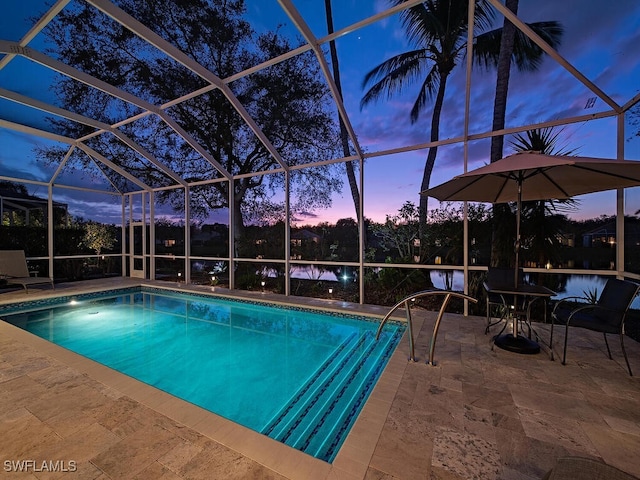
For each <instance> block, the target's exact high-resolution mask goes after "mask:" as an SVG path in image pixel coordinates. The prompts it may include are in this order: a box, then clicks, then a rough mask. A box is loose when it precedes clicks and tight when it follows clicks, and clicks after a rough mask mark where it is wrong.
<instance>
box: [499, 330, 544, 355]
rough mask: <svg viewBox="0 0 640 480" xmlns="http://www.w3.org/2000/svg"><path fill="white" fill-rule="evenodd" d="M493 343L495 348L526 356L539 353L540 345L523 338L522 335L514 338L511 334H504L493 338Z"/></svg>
mask: <svg viewBox="0 0 640 480" xmlns="http://www.w3.org/2000/svg"><path fill="white" fill-rule="evenodd" d="M493 342H494V343H495V344H496V346H497V347H499V348H501V349H503V350H508V351H510V352H514V353H523V354H528V355H532V354H535V353H540V345H538V343H537V342H534V341H533V340H530V339H528V338H525V337H523V336H522V335H518V336H517V337H514V336H513V334H511V333H506V334H504V335H498V336H497V337H495V338H494V340H493Z"/></svg>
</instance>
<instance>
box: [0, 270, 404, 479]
mask: <svg viewBox="0 0 640 480" xmlns="http://www.w3.org/2000/svg"><path fill="white" fill-rule="evenodd" d="M127 283H128V282H127ZM127 286H130V287H134V286H140V287H149V288H160V289H165V290H170V291H174V292H175V291H181V292H182V291H184V292H189V293H199V294H205V295H208V296H220V297H230V298H235V299H239V300H249V301H256V302H263V303H268V304H274V303H275V304H279V305H283V306H298V307H300V308H310V309H312V310H316V309H317V310H323V311H327V312H333V313H342V314H348V315H365V316H368V317H372V316H373V317H382V316H383V315H382V313H381V312H380V307H377V306H366V305H358V304H351V303H347V302H340V301H327V302H325V303H324V304H323V303H322V302H318V299H308V300H309V301H308V302H306V301H305V300H307V299H305V298H301V297H293V298H292V297H284V296H278V295H275V294H261V293H260V294H256V293H255V292H240V294H237V292H235V291H232V290H226V289H220V288H217V287H216V288H215V289H214V290H215V291H211V290H213V289H212V288H211V287H209V288H199V287H197V286H187V288H185V286H184V285H182V286H180V287H181V288H175V287H173V286H171V287H169V286H167V285H163V284H161V283H160V284H158V283H156V282H149V281H139V282H132V283H131V284H130V285H127ZM110 289H112V288H109V287H106V286H105V287H103V288H95V289H89V290H87V291H86V293H92V292H96V291H100V290H110ZM55 293H58V294H57V295H56V294H47V295H46V297H48V298H52V297H58V296H65V292H55ZM76 293H78V294H80V293H85V292H76ZM39 297H40V298H42V297H41V296H39ZM27 299H34V300H35V299H36V296H35V295H33V296H32V295H29V297H23V298H22V300H27ZM2 303H5V302H2ZM7 303H15V302H7ZM384 310H385V311H386V308H385V309H384ZM0 334H2V335H6V336H8V337H10V338H12V339H13V340H16V341H19V342H21V343H24V344H27V345H30V346H33V347H35V348H36V349H37V350H38V351H39V352H40V353H43V354H45V355H48V356H50V357H51V358H53V359H55V360H57V361H58V362H60V363H62V364H65V365H67V366H69V367H72V368H74V369H76V370H78V371H80V372H82V373H84V374H86V375H88V376H89V377H91V378H93V379H94V380H96V381H98V382H100V383H102V384H104V385H106V386H108V387H110V388H113V389H115V390H117V391H118V392H120V393H122V394H123V395H126V396H128V397H129V398H131V399H133V400H135V401H136V402H139V403H140V404H142V405H145V406H147V407H149V408H152V409H153V410H155V411H156V412H158V413H160V414H162V415H165V416H167V417H168V418H171V419H172V420H175V421H177V422H179V423H181V424H183V425H185V426H187V427H189V428H192V429H193V430H195V431H197V432H199V433H201V434H203V435H205V436H207V437H208V438H210V439H212V440H214V441H216V442H218V443H220V444H223V445H225V446H226V447H228V448H231V449H232V450H234V451H237V452H238V453H240V454H242V455H243V456H246V457H247V458H250V459H252V460H254V461H256V462H258V463H260V464H261V465H264V466H265V467H267V468H269V469H271V470H273V471H274V472H277V473H278V474H280V475H283V476H285V477H287V478H292V479H296V478H308V479H310V480H315V479H318V480H321V479H327V478H332V479H342V478H344V479H363V478H364V477H365V475H366V472H367V469H368V467H369V463H370V461H371V458H372V456H373V453H374V450H375V448H376V445H377V442H378V438H379V437H380V434H381V432H382V428H383V426H384V423H385V420H386V418H387V415H388V413H389V410H390V408H391V403H392V401H393V399H394V397H395V394H396V391H397V389H398V386H399V384H400V381H401V379H402V376H403V374H404V370H405V368H406V366H407V357H406V353H403V352H406V336H407V333H406V331H405V334H404V335H403V338H402V339H401V340H400V343H399V345H398V346H397V347H396V350H395V351H394V353H393V354H392V356H391V358H390V359H389V361H388V363H387V365H386V367H385V368H384V370H383V372H382V374H381V376H380V378H379V379H378V382H377V383H376V386H375V387H374V389H373V391H372V392H371V394H370V395H369V398H368V399H367V401H366V403H365V405H364V406H363V408H362V410H361V412H360V414H359V415H358V418H357V419H356V421H355V423H354V425H353V427H352V428H351V431H350V432H349V434H348V436H347V438H346V439H345V441H344V443H343V444H342V447H341V448H340V450H339V451H338V454H337V455H336V457H335V459H334V461H333V462H332V463H327V462H324V461H322V460H319V459H317V458H314V457H312V456H310V455H308V454H305V453H303V452H300V451H298V450H296V449H294V448H292V447H289V446H287V445H285V444H283V443H280V442H278V441H276V440H273V439H271V438H269V437H267V436H265V435H263V434H260V433H258V432H255V431H253V430H251V429H249V428H246V427H243V426H241V425H239V424H237V423H234V422H232V421H230V420H227V419H225V418H223V417H221V416H219V415H217V414H215V413H212V412H209V411H207V410H205V409H203V408H201V407H198V406H196V405H193V404H191V403H189V402H187V401H184V400H181V399H179V398H177V397H175V396H173V395H171V394H169V393H166V392H164V391H162V390H159V389H157V388H155V387H152V386H150V385H147V384H145V383H143V382H140V381H138V380H135V379H133V378H132V377H129V376H127V375H125V374H122V373H119V372H117V371H115V370H113V369H111V368H109V367H107V366H105V365H102V364H100V363H98V362H95V361H93V360H90V359H88V358H86V357H83V356H82V355H79V354H76V353H74V352H71V351H70V350H67V349H66V348H64V347H60V346H58V345H55V344H53V343H50V342H49V341H47V340H44V339H42V338H40V337H37V336H36V335H33V334H31V333H29V332H26V331H24V330H22V329H20V328H19V327H15V326H13V325H11V324H9V323H7V322H4V321H1V322H0Z"/></svg>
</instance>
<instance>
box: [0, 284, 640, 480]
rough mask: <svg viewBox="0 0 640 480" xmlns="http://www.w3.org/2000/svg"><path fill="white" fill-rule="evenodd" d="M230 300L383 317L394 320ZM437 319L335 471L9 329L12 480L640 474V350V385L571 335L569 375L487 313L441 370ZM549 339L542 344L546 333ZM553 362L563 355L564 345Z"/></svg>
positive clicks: (424, 325) (69, 290)
mask: <svg viewBox="0 0 640 480" xmlns="http://www.w3.org/2000/svg"><path fill="white" fill-rule="evenodd" d="M144 283H145V284H153V285H154V286H165V287H167V286H168V288H172V289H175V288H177V286H176V285H175V284H167V283H166V282H164V283H162V282H157V283H152V282H146V281H145V282H144ZM127 284H131V285H137V284H140V281H139V280H138V281H135V280H133V279H122V278H119V279H111V280H101V281H96V282H82V284H78V283H75V284H71V283H70V284H61V285H56V289H55V290H54V291H51V290H44V289H42V290H41V289H37V290H36V289H33V290H32V291H30V293H29V294H25V293H23V292H20V291H16V292H9V293H2V294H0V304H2V303H9V302H14V301H21V300H25V299H29V300H31V299H37V298H43V297H48V296H51V295H71V294H73V293H78V292H80V291H90V290H98V289H102V288H105V287H114V286H122V285H127ZM189 288H190V289H194V290H198V291H210V290H211V289H210V288H205V287H189ZM214 293H223V294H224V293H227V292H225V291H223V290H222V291H221V289H217V290H216V292H214ZM231 293H232V294H234V295H238V296H245V297H249V298H254V299H255V298H259V299H267V300H271V301H276V302H280V303H293V304H298V305H310V306H313V307H315V308H326V309H330V310H340V311H345V310H346V311H350V312H359V311H362V312H365V313H368V314H372V315H378V316H382V315H384V313H386V311H387V309H386V308H381V307H376V306H361V305H354V304H346V303H342V302H339V301H327V300H316V299H301V298H297V297H281V296H276V295H271V294H260V293H251V292H231ZM435 316H436V315H435V313H434V312H426V311H416V312H414V320H415V321H416V330H415V331H416V332H419V334H418V336H417V341H416V354H417V355H418V357H419V358H418V361H417V362H415V363H414V362H409V361H407V354H408V342H407V338H406V335H405V338H404V339H403V341H402V343H401V344H400V346H399V347H398V349H397V351H396V352H395V354H394V356H393V358H392V359H391V361H390V363H389V365H388V366H387V368H386V370H385V372H384V374H383V376H382V378H381V379H380V381H379V383H378V385H377V386H376V389H375V390H374V392H373V393H372V395H371V397H370V399H369V400H368V402H367V404H366V405H365V408H364V409H363V411H362V413H361V414H360V416H359V418H358V420H357V422H356V424H355V426H354V428H353V429H352V431H351V433H350V435H349V437H348V438H347V440H346V441H345V443H344V445H343V447H342V449H341V450H340V452H339V454H338V456H337V458H336V459H335V461H334V462H333V463H332V464H328V463H325V462H322V461H320V460H317V459H314V458H311V457H309V456H308V455H305V454H303V453H301V452H298V451H297V450H294V449H291V448H289V447H287V446H285V445H282V444H280V443H278V442H276V441H274V440H271V439H269V438H267V437H264V436H262V435H260V434H257V433H255V432H252V431H251V430H248V429H245V428H243V427H240V426H238V425H236V424H233V423H232V422H229V421H227V420H225V419H223V418H221V417H218V416H217V415H215V414H212V413H210V412H207V411H205V410H202V409H200V408H198V407H195V406H194V405H191V404H189V403H187V402H184V401H181V400H179V399H176V398H175V397H172V396H171V395H168V394H166V393H164V392H162V391H160V390H157V389H155V388H153V387H150V386H148V385H144V384H142V383H140V382H137V381H135V380H133V379H131V378H129V377H126V376H125V375H121V374H119V373H117V372H114V371H112V370H111V369H109V368H107V367H104V366H102V365H99V364H96V363H95V362H92V361H90V360H88V359H86V358H84V357H81V356H79V355H76V354H73V353H71V352H69V351H67V350H65V349H62V348H60V347H57V346H55V345H53V344H50V343H49V342H46V341H44V340H42V339H40V338H37V337H35V336H33V335H31V334H29V333H27V332H24V331H22V330H19V329H17V328H16V327H13V326H11V325H8V324H6V323H5V322H0V460H1V461H2V465H0V478H3V479H4V478H7V479H14V478H15V479H22V478H25V479H29V478H30V479H33V478H38V479H49V478H65V479H66V478H82V479H101V480H102V479H124V478H132V479H154V480H155V479H163V480H164V479H286V478H289V479H296V480H297V479H305V480H306V479H348V480H355V479H366V480H383V479H432V480H461V479H464V480H466V479H483V480H492V479H503V480H507V479H509V480H530V479H538V478H541V477H542V476H543V475H544V473H545V472H546V471H547V470H549V469H550V468H551V467H552V466H553V464H554V462H555V460H556V459H557V458H559V457H563V456H567V455H578V456H586V457H591V458H596V459H599V460H601V461H604V462H606V463H609V464H611V465H614V466H616V467H618V468H620V469H622V470H624V471H627V472H629V473H631V474H633V475H636V476H640V344H639V343H638V342H636V341H634V340H632V339H627V341H626V343H625V344H626V346H627V351H628V354H629V357H630V360H631V366H632V368H633V369H634V370H635V372H634V373H636V375H637V376H634V377H630V376H629V375H628V373H627V371H626V366H625V365H624V360H623V357H622V353H621V351H620V346H619V342H618V341H617V339H612V341H610V345H611V347H612V353H613V357H614V359H613V360H609V359H608V358H607V355H606V349H605V346H604V342H603V340H602V336H601V335H600V334H597V333H593V332H588V331H582V330H576V331H572V332H571V334H570V338H569V353H568V361H567V365H566V366H563V365H562V364H561V363H560V361H558V360H556V361H550V359H549V355H548V353H549V352H548V351H543V352H541V353H540V354H537V355H518V354H515V353H511V352H507V351H503V350H500V349H494V350H492V348H491V341H490V336H489V335H485V334H484V319H483V318H480V317H464V316H462V315H456V314H447V315H446V316H445V318H444V320H443V323H442V326H441V330H440V333H439V335H438V339H437V344H436V351H435V358H436V361H437V365H436V366H430V365H427V364H426V363H425V359H426V357H427V353H428V348H429V340H430V336H431V329H432V326H433V322H434V320H435ZM539 329H540V330H541V331H542V333H543V335H544V332H545V331H546V326H544V325H542V326H539ZM562 338H563V337H562V336H559V340H561V339H562ZM555 352H556V358H557V357H558V354H559V346H556V347H555ZM20 469H22V470H23V471H18V470H20Z"/></svg>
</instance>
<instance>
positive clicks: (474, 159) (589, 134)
mask: <svg viewBox="0 0 640 480" xmlns="http://www.w3.org/2000/svg"><path fill="white" fill-rule="evenodd" d="M520 3H521V6H520V11H519V14H520V17H521V18H522V19H523V20H525V21H527V22H529V21H539V20H558V21H560V22H561V23H562V24H563V26H564V29H565V35H564V39H563V42H562V46H561V48H560V54H561V55H562V56H563V58H565V59H566V60H567V61H569V62H570V63H572V64H574V65H575V66H576V68H577V69H578V70H579V71H580V72H581V73H582V74H584V75H585V76H586V77H587V78H588V79H589V80H591V81H593V82H595V83H597V85H598V86H599V87H600V88H601V89H602V90H604V91H605V93H606V94H607V95H609V96H611V97H612V98H613V99H614V100H615V101H617V102H619V103H625V102H627V101H628V100H629V99H630V98H632V97H633V96H634V95H637V94H638V93H639V92H640V53H638V49H637V47H635V45H638V44H639V42H640V38H639V37H640V2H637V1H636V0H618V1H615V2H608V3H607V4H606V8H603V3H602V2H600V1H597V0H588V1H582V2H580V7H579V8H576V6H575V4H574V3H573V2H558V1H554V0H543V1H537V2H526V1H524V0H521V2H520ZM295 4H296V6H297V8H298V9H299V11H300V13H301V15H302V16H303V18H305V20H306V21H307V22H308V24H309V26H310V28H311V29H312V31H313V32H314V34H315V35H317V36H318V37H322V36H324V34H325V33H326V26H325V18H324V1H323V0H297V1H296V2H295ZM386 5H387V3H386V2H385V1H384V0H376V1H373V2H372V1H370V0H340V1H338V0H334V1H333V7H334V22H335V28H336V30H339V29H341V28H344V27H346V26H349V25H352V24H353V23H355V22H358V21H360V20H362V19H364V18H366V17H367V16H369V15H372V14H375V13H376V12H377V11H381V10H382V9H384V7H386ZM4 8H5V9H8V11H7V12H5V15H3V16H2V18H1V19H0V32H2V33H0V39H8V40H14V41H15V40H18V39H19V38H21V37H22V35H23V34H24V33H25V32H26V31H27V29H28V28H29V25H30V24H29V22H28V21H27V20H25V19H26V18H28V17H29V16H31V15H34V14H36V13H39V12H42V11H43V1H42V0H24V1H20V2H16V1H10V2H9V3H8V5H4ZM247 9H248V15H249V17H250V18H252V19H253V25H254V28H256V29H257V30H262V29H273V28H276V27H277V26H278V25H280V27H279V28H280V30H281V32H283V33H285V34H287V35H291V37H292V38H295V36H296V32H295V29H294V28H293V27H292V25H291V22H290V21H289V19H288V18H287V17H286V15H285V14H284V13H283V12H282V10H281V9H280V7H279V6H278V4H277V2H276V1H275V0H250V1H248V2H247ZM500 23H501V20H500ZM298 36H299V35H298ZM31 46H32V47H33V48H36V49H42V48H43V46H42V44H41V42H39V39H36V41H34V43H32V44H31ZM337 48H338V54H339V57H340V64H341V65H340V66H341V76H342V83H343V92H344V100H345V106H346V109H347V112H348V113H349V116H350V118H351V121H352V123H353V126H354V130H355V131H356V133H357V135H358V139H359V141H360V142H361V144H362V146H363V148H364V149H365V151H367V152H377V151H386V150H389V149H394V148H400V147H402V146H405V145H419V144H422V143H425V142H427V141H428V138H429V123H430V113H431V112H430V111H429V110H428V111H426V112H425V113H424V114H423V116H422V117H421V119H420V121H419V122H417V123H416V124H414V125H411V124H410V122H409V109H410V108H411V104H412V102H413V98H414V95H415V92H416V90H415V88H412V87H409V88H408V89H407V91H406V93H405V94H404V95H401V96H397V97H394V98H393V99H390V100H389V101H382V102H380V103H378V104H376V105H371V106H368V107H366V108H365V109H363V110H360V107H359V103H360V98H361V96H362V94H363V90H362V85H361V84H362V79H363V77H364V74H365V73H366V72H367V71H368V70H370V69H371V68H372V67H373V66H375V65H377V64H379V63H380V62H382V61H383V60H385V59H387V58H389V57H390V56H392V55H394V54H397V53H400V52H402V51H406V50H408V49H409V48H411V46H410V45H408V44H407V42H406V39H405V35H404V32H403V30H402V28H401V27H400V25H399V22H398V19H397V18H396V17H389V18H386V19H384V20H382V21H380V22H378V23H376V24H374V25H371V26H368V27H366V28H364V29H362V30H358V31H355V32H353V33H349V34H347V35H344V36H343V37H340V38H339V39H338V40H337ZM14 62H15V63H14ZM10 67H11V68H6V69H5V70H4V71H3V70H0V87H2V88H6V89H9V90H12V91H17V92H20V93H23V94H25V95H30V96H34V97H35V98H40V99H47V98H50V97H51V95H50V92H49V91H48V90H47V87H46V84H47V76H48V75H50V74H49V73H48V72H47V71H46V70H45V69H44V68H42V67H38V66H35V67H34V66H33V65H30V62H29V61H27V60H24V59H20V62H18V61H17V60H14V61H13V62H11V64H10ZM16 72H22V73H21V74H20V75H17V74H16ZM465 78H466V70H465V65H464V64H463V65H460V66H458V67H457V69H456V70H455V71H454V75H453V76H452V77H451V79H450V81H449V83H448V87H447V97H446V99H445V106H444V111H443V115H442V119H441V139H445V138H451V137H458V136H461V135H462V134H463V126H464V122H463V120H464V115H463V112H464V85H465V83H464V82H465ZM472 80H473V87H472V90H471V112H470V133H471V134H474V133H476V134H477V133H484V132H487V131H489V130H490V129H491V115H492V108H493V107H492V105H493V88H494V81H495V74H494V73H493V72H488V73H484V72H480V71H476V70H474V71H473V72H472ZM43 85H44V86H43ZM592 97H594V94H593V92H591V91H589V90H588V89H587V88H586V87H585V86H584V85H582V84H581V83H580V82H579V81H578V80H576V79H575V78H574V77H572V76H571V75H570V74H569V73H567V72H566V71H564V70H563V69H562V68H561V67H559V66H558V64H557V63H556V62H555V61H553V60H552V59H550V58H547V59H546V60H545V61H544V62H543V64H542V67H541V69H540V70H539V71H538V72H536V73H535V74H530V75H528V76H524V75H520V74H518V73H516V72H514V73H513V74H512V80H511V84H510V95H509V102H508V112H507V126H515V125H518V124H523V123H525V122H532V123H535V122H543V121H551V120H555V119H562V118H567V117H570V116H575V115H587V114H593V113H597V112H601V111H603V110H604V109H605V108H606V105H605V104H604V102H602V100H600V99H597V100H596V102H595V104H594V105H593V106H592V107H590V108H585V107H586V105H587V104H588V102H589V99H591V98H592ZM0 118H4V119H9V120H13V119H15V120H20V121H25V119H28V122H30V124H33V125H34V126H36V125H38V124H39V123H40V121H39V120H38V119H37V117H36V116H34V115H33V111H27V110H23V109H22V108H21V107H16V105H15V104H13V103H9V102H7V101H6V100H1V99H0ZM615 128H616V122H615V120H614V119H611V118H609V119H602V120H597V121H592V122H581V123H575V124H572V125H570V126H568V127H566V128H565V130H564V132H563V137H565V138H566V142H567V145H568V146H570V147H572V148H578V153H579V154H581V155H585V156H596V157H614V156H615V154H616V145H615V141H614V138H615ZM639 143H640V142H638V140H635V141H630V142H627V143H626V144H625V157H626V158H629V159H637V160H640V145H639ZM37 144H42V140H41V139H35V138H33V137H30V136H28V135H23V134H17V133H15V132H12V131H9V130H7V129H2V128H0V145H1V149H0V176H1V175H10V176H13V175H16V172H17V171H21V172H24V174H25V175H30V178H37V179H41V180H44V179H46V178H48V176H50V174H51V171H50V169H47V171H44V169H43V166H42V165H39V164H37V163H36V161H35V159H34V158H33V155H32V154H31V153H30V152H31V150H32V148H33V146H34V145H37ZM488 144H489V142H488V140H481V141H475V142H470V143H469V169H471V168H475V167H477V166H480V165H482V164H484V163H486V162H487V161H488ZM25 152H27V153H26V154H25ZM426 153H427V151H426V150H418V151H414V152H408V153H403V154H396V155H391V156H385V157H376V158H372V159H370V160H368V161H367V162H366V165H365V173H366V175H365V185H364V195H365V216H367V217H369V218H373V219H374V220H379V221H380V220H383V219H384V216H385V215H386V214H394V213H395V212H396V211H397V210H398V208H400V206H401V205H402V204H403V203H404V202H405V201H407V200H410V201H413V202H414V203H417V202H418V192H419V189H420V180H421V176H422V167H423V164H424V159H425V157H426ZM508 153H509V149H508V147H506V148H505V154H508ZM462 158H463V149H462V145H461V144H459V145H451V146H445V147H441V148H440V149H439V155H438V159H437V161H436V168H435V171H434V174H433V176H432V179H431V184H432V185H436V184H438V183H441V182H444V181H446V180H448V179H449V178H451V177H452V176H453V175H456V174H459V173H462V171H463V163H462ZM34 193H38V194H44V193H46V192H45V190H44V189H43V188H38V189H36V191H34ZM629 195H630V196H635V193H634V192H631V191H630V193H629ZM80 197H83V198H82V199H81V198H80ZM92 197H93V196H92V195H86V194H82V195H81V194H80V193H78V192H75V191H63V192H62V193H61V194H60V198H56V200H58V201H63V202H68V203H69V204H70V206H73V209H74V210H72V213H74V214H76V215H80V216H84V217H85V218H87V217H92V216H93V215H97V214H98V213H97V212H100V214H102V215H107V214H108V216H109V218H112V217H111V212H112V213H113V215H114V216H115V217H117V216H118V215H119V213H120V205H119V203H117V204H114V203H113V202H111V198H110V197H109V196H98V197H99V198H97V199H94V198H92ZM634 201H635V200H634ZM430 205H431V206H432V207H435V206H437V202H436V201H435V200H431V204H430ZM638 208H640V206H639V207H638ZM636 209H637V208H636ZM613 213H615V193H614V192H606V193H603V194H594V195H590V196H588V197H587V198H585V199H583V201H582V210H581V212H580V214H576V216H597V215H600V214H607V215H610V214H613ZM354 216H355V212H354V208H353V205H352V201H351V198H350V194H349V191H348V188H347V187H346V185H345V188H344V190H343V193H342V195H341V196H340V195H336V196H335V197H334V199H333V206H332V208H331V209H328V210H325V211H317V212H313V213H311V214H309V215H308V216H307V217H303V218H300V223H307V222H308V223H315V222H318V221H330V222H333V221H335V220H337V219H339V218H345V217H354Z"/></svg>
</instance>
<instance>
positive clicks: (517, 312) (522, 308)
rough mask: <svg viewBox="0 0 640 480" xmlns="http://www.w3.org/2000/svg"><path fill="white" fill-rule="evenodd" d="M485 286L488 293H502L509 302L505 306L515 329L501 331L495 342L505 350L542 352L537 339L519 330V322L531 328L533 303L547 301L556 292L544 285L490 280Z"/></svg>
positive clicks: (529, 352)
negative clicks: (504, 282) (493, 281)
mask: <svg viewBox="0 0 640 480" xmlns="http://www.w3.org/2000/svg"><path fill="white" fill-rule="evenodd" d="M484 288H485V290H486V291H487V294H489V293H494V294H498V295H502V297H503V298H504V299H505V301H507V302H509V303H507V304H505V307H506V308H508V309H509V314H510V315H509V316H510V317H511V319H512V322H511V323H512V325H513V327H512V328H513V331H512V333H500V334H498V335H496V336H495V337H494V339H493V342H494V344H495V345H496V346H498V347H499V348H502V349H503V350H508V351H510V352H515V353H524V354H534V353H538V352H540V344H539V343H538V342H537V341H535V340H532V339H531V338H527V337H525V336H523V335H521V334H520V333H519V332H518V322H520V321H523V320H524V321H525V322H526V324H527V326H528V327H529V328H530V329H531V319H530V318H529V314H530V312H531V306H532V305H533V303H534V302H535V301H537V300H540V299H542V300H544V301H545V302H547V301H548V300H549V298H551V297H553V296H555V295H556V292H554V291H553V290H551V289H549V288H547V287H544V286H542V285H517V286H516V285H507V284H491V283H489V282H484ZM545 317H546V308H545ZM505 328H506V324H505ZM503 331H504V328H503Z"/></svg>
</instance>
